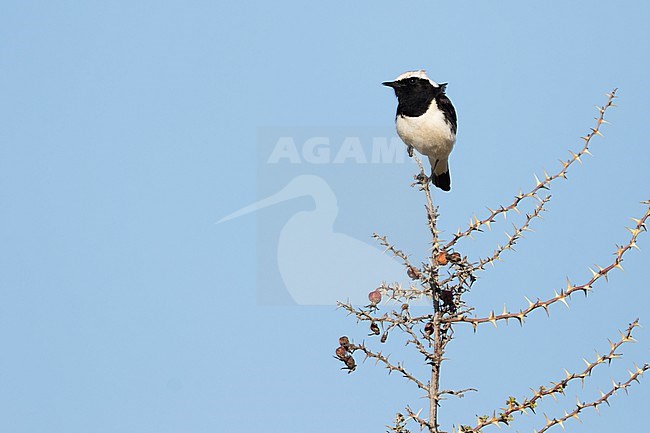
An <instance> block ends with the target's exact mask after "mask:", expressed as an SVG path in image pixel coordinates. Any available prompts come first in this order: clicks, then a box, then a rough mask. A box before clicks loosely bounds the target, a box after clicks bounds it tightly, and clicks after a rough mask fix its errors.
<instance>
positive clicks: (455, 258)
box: [447, 253, 461, 263]
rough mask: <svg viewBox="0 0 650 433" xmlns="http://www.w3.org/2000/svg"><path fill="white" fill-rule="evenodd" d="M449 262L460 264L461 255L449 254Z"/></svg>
mask: <svg viewBox="0 0 650 433" xmlns="http://www.w3.org/2000/svg"><path fill="white" fill-rule="evenodd" d="M447 260H449V261H450V262H454V263H458V262H460V260H461V257H460V253H452V254H447Z"/></svg>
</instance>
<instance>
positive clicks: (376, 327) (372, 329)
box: [370, 322, 380, 335]
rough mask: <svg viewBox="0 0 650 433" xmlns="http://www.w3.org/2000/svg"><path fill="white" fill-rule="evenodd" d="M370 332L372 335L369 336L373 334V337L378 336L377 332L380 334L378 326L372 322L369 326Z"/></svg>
mask: <svg viewBox="0 0 650 433" xmlns="http://www.w3.org/2000/svg"><path fill="white" fill-rule="evenodd" d="M370 332H372V334H370V335H373V334H374V335H379V332H380V331H379V326H377V324H376V323H375V322H372V323H371V324H370Z"/></svg>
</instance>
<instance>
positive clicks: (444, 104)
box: [436, 93, 458, 134]
mask: <svg viewBox="0 0 650 433" xmlns="http://www.w3.org/2000/svg"><path fill="white" fill-rule="evenodd" d="M436 103H437V104H438V108H439V109H440V110H441V111H442V112H443V113H444V115H445V119H446V120H447V122H448V123H449V124H450V125H451V128H452V129H453V130H454V134H455V133H456V129H457V123H458V119H457V118H456V110H455V109H454V106H453V105H452V103H451V101H450V100H449V98H448V97H447V95H445V94H444V93H441V94H439V95H438V96H437V97H436Z"/></svg>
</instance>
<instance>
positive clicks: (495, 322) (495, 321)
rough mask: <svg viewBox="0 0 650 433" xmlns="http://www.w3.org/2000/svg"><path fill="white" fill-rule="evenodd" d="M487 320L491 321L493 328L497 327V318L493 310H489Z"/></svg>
mask: <svg viewBox="0 0 650 433" xmlns="http://www.w3.org/2000/svg"><path fill="white" fill-rule="evenodd" d="M488 320H489V321H490V322H492V324H493V325H494V327H495V328H498V326H497V319H496V318H495V317H494V311H490V317H489V318H488Z"/></svg>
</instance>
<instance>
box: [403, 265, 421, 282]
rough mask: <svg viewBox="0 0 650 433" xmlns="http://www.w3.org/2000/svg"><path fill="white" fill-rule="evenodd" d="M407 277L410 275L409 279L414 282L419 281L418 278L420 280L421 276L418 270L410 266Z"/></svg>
mask: <svg viewBox="0 0 650 433" xmlns="http://www.w3.org/2000/svg"><path fill="white" fill-rule="evenodd" d="M406 275H408V276H409V278H410V279H412V280H417V279H418V278H420V275H421V274H420V271H419V270H418V269H417V268H415V267H413V266H409V267H408V269H407V270H406Z"/></svg>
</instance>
